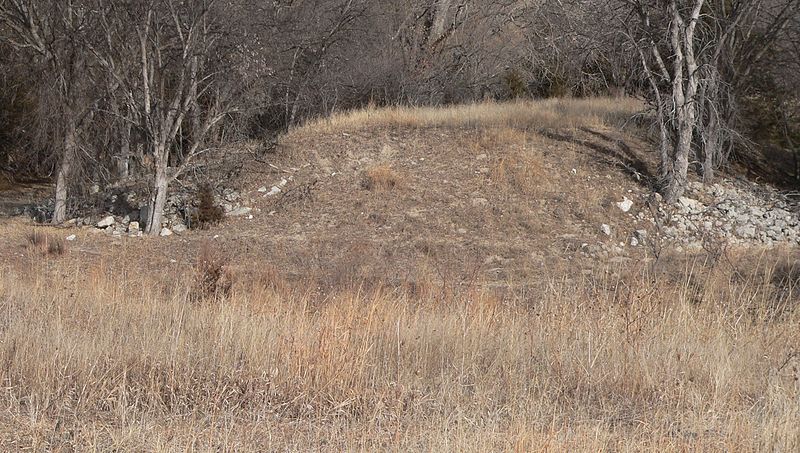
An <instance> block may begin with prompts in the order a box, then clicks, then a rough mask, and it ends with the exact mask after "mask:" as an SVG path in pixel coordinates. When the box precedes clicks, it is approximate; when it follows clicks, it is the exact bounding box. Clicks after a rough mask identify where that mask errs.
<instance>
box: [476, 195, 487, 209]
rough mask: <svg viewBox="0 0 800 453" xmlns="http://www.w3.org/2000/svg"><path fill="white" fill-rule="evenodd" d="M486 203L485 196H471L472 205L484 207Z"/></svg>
mask: <svg viewBox="0 0 800 453" xmlns="http://www.w3.org/2000/svg"><path fill="white" fill-rule="evenodd" d="M488 204H489V200H487V199H486V198H481V197H478V198H473V199H472V206H475V207H476V208H481V207H484V206H486V205H488Z"/></svg>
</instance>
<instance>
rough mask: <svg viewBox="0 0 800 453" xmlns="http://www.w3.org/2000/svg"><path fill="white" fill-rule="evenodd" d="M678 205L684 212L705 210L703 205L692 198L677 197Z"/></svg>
mask: <svg viewBox="0 0 800 453" xmlns="http://www.w3.org/2000/svg"><path fill="white" fill-rule="evenodd" d="M678 203H680V204H681V206H683V207H684V210H685V211H686V212H700V211H702V210H704V209H705V205H704V204H703V203H701V202H699V201H697V200H695V199H693V198H689V197H679V198H678Z"/></svg>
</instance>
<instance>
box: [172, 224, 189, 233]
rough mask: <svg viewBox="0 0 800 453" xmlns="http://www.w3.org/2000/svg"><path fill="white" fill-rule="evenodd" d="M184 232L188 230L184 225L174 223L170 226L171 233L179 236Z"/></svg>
mask: <svg viewBox="0 0 800 453" xmlns="http://www.w3.org/2000/svg"><path fill="white" fill-rule="evenodd" d="M186 230H188V228H186V225H184V224H182V223H176V224H174V225H172V232H173V233H178V234H181V233H185V232H186Z"/></svg>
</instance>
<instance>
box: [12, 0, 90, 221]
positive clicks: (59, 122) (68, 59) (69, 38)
mask: <svg viewBox="0 0 800 453" xmlns="http://www.w3.org/2000/svg"><path fill="white" fill-rule="evenodd" d="M86 6H87V5H86V2H82V1H78V0H66V1H35V0H2V1H1V2H0V21H2V22H3V23H4V24H5V25H6V26H7V27H8V28H9V29H10V30H12V31H13V34H12V35H11V36H10V37H9V38H8V39H7V42H8V43H9V44H10V45H11V46H12V47H13V48H14V49H16V50H17V51H18V52H23V53H25V55H27V56H28V57H29V58H30V59H31V67H32V68H33V67H35V68H38V70H39V71H40V72H39V78H38V83H40V84H45V85H46V89H45V90H42V91H40V92H41V93H43V94H47V95H49V96H40V98H39V99H40V101H41V102H46V103H48V105H47V108H46V113H43V114H46V115H47V117H46V120H47V121H48V122H50V124H51V126H52V125H55V126H56V127H57V128H58V129H59V130H60V134H59V135H60V140H59V143H58V144H57V145H56V153H57V154H58V155H59V157H60V163H59V165H58V170H57V174H56V189H55V210H54V212H53V218H52V222H53V223H61V222H63V221H64V220H66V214H67V193H68V187H69V184H70V177H71V175H72V172H73V169H74V167H75V165H76V164H77V162H76V161H77V159H78V155H79V149H78V137H79V128H80V127H81V123H82V122H83V121H84V120H86V119H87V114H88V112H89V111H90V110H91V108H92V104H93V101H94V96H92V95H91V94H90V93H89V91H88V90H89V86H90V81H91V68H90V64H89V62H88V61H87V58H86V54H85V52H84V51H83V44H84V43H85V37H86V34H88V33H91V31H92V30H93V26H92V24H91V12H90V11H89V9H88V8H87V7H86ZM40 112H45V109H42V108H40Z"/></svg>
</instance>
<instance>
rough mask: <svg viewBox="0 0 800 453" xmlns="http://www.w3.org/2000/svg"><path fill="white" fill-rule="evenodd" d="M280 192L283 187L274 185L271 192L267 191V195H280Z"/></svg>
mask: <svg viewBox="0 0 800 453" xmlns="http://www.w3.org/2000/svg"><path fill="white" fill-rule="evenodd" d="M279 193H281V188H280V187H278V186H272V189H271V190H270V191H269V192H267V195H269V196H273V195H278V194H279Z"/></svg>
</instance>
